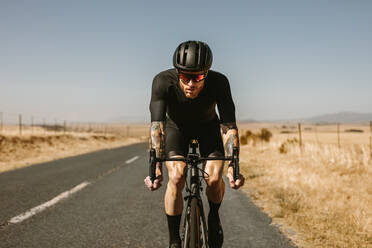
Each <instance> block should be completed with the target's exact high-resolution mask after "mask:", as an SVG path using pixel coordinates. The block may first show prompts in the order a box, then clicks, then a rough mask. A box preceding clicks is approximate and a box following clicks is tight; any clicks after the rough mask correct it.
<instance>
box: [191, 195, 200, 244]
mask: <svg viewBox="0 0 372 248" xmlns="http://www.w3.org/2000/svg"><path fill="white" fill-rule="evenodd" d="M190 205H191V208H190V244H189V247H190V248H200V247H201V246H200V208H199V203H198V199H197V198H196V197H193V198H192V199H191V204H190Z"/></svg>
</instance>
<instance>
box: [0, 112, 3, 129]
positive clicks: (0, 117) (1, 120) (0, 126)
mask: <svg viewBox="0 0 372 248" xmlns="http://www.w3.org/2000/svg"><path fill="white" fill-rule="evenodd" d="M2 132H3V112H0V133H2Z"/></svg>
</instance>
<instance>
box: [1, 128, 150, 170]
mask: <svg viewBox="0 0 372 248" xmlns="http://www.w3.org/2000/svg"><path fill="white" fill-rule="evenodd" d="M147 134H148V127H147V126H146V125H132V126H124V125H119V124H117V125H109V126H106V127H104V128H102V126H99V127H96V128H95V127H94V126H87V125H79V126H78V125H76V126H74V127H69V128H68V129H67V130H66V131H64V130H61V129H54V128H50V127H47V128H42V127H32V128H31V127H23V128H22V134H21V135H20V132H19V127H18V126H11V125H8V126H3V128H2V130H1V132H0V173H1V172H4V171H8V170H13V169H16V168H21V167H25V166H29V165H32V164H35V163H41V162H46V161H51V160H55V159H59V158H64V157H68V156H74V155H78V154H83V153H87V152H92V151H96V150H100V149H108V148H114V147H120V146H125V145H129V144H133V143H137V142H143V141H144V140H147Z"/></svg>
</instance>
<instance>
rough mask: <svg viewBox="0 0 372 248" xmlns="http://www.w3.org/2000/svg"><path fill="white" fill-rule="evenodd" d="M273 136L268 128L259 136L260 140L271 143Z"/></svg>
mask: <svg viewBox="0 0 372 248" xmlns="http://www.w3.org/2000/svg"><path fill="white" fill-rule="evenodd" d="M272 136H273V134H272V133H271V132H270V131H269V130H268V129H266V128H262V129H261V133H260V134H259V137H260V139H261V140H263V141H266V142H270V139H271V137H272Z"/></svg>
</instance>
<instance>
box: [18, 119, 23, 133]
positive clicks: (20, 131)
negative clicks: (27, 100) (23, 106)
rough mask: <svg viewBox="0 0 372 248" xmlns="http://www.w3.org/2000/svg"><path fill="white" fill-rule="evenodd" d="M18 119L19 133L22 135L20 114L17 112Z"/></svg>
mask: <svg viewBox="0 0 372 248" xmlns="http://www.w3.org/2000/svg"><path fill="white" fill-rule="evenodd" d="M18 121H19V135H22V115H21V114H19V116H18Z"/></svg>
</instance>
